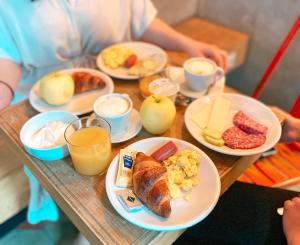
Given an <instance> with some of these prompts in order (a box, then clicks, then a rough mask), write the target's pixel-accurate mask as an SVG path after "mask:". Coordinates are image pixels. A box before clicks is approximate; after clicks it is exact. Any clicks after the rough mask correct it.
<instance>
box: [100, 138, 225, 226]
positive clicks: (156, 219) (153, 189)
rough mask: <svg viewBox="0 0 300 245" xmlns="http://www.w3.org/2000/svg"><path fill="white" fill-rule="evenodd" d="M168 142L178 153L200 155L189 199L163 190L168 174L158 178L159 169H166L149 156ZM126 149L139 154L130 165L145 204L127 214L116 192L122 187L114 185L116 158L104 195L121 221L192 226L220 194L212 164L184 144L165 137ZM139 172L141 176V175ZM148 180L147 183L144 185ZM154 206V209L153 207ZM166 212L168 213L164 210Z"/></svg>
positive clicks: (139, 194) (143, 141)
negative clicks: (172, 195)
mask: <svg viewBox="0 0 300 245" xmlns="http://www.w3.org/2000/svg"><path fill="white" fill-rule="evenodd" d="M170 141H172V142H173V143H174V144H175V145H176V147H177V152H182V151H183V150H190V151H194V152H196V153H197V154H198V155H200V156H201V157H200V160H199V163H197V164H198V168H197V170H196V171H197V173H196V175H195V178H197V179H198V181H199V184H197V185H196V186H194V187H193V188H192V189H191V190H190V191H189V198H188V200H186V199H185V198H184V197H183V195H181V196H179V197H177V198H175V199H172V198H171V195H170V192H169V190H166V188H168V186H169V185H168V184H167V181H168V176H167V174H166V173H165V174H164V175H161V176H160V177H157V173H158V172H159V171H160V170H159V169H160V168H162V167H164V168H165V166H163V165H161V164H160V163H159V162H157V161H155V160H154V159H153V158H151V157H149V156H150V155H151V154H152V153H153V152H156V150H157V149H159V148H161V146H162V145H165V144H166V143H167V142H170ZM127 148H128V149H130V150H133V151H137V152H142V153H137V156H136V160H135V163H134V165H133V174H132V180H133V181H132V182H133V191H134V193H135V194H136V196H138V198H139V199H140V201H141V202H142V203H144V205H143V206H142V208H141V209H140V210H138V211H136V212H130V211H128V210H126V209H125V208H124V206H123V205H122V204H121V203H120V201H119V200H118V196H117V194H116V192H117V191H119V190H122V189H124V188H120V187H118V186H116V177H117V171H118V160H119V156H118V155H117V156H116V157H115V158H114V159H113V161H112V162H111V164H110V167H109V169H108V171H107V175H106V192H107V195H108V198H109V200H110V202H111V204H112V206H113V207H114V208H115V209H116V211H117V212H118V213H119V214H120V215H121V216H122V217H123V218H125V219H126V220H128V221H129V222H131V223H133V224H135V225H137V226H139V227H142V228H144V229H149V230H156V231H174V230H180V229H185V228H188V227H190V226H192V225H195V224H196V223H198V222H200V221H201V220H203V219H204V218H205V217H206V216H207V215H208V214H209V213H210V212H211V211H212V210H213V208H214V207H215V205H216V203H217V201H218V198H219V195H220V178H219V174H218V171H217V169H216V167H215V165H214V163H213V162H212V160H211V159H210V158H209V157H208V156H207V155H206V154H205V153H204V152H203V151H202V150H200V149H199V148H197V147H196V146H194V145H192V144H190V143H188V142H186V141H183V140H179V139H175V138H167V137H153V138H148V139H144V140H141V141H138V142H135V143H133V144H131V145H129V146H128V147H127ZM143 153H144V154H143ZM159 165H160V167H159ZM150 169H151V171H153V176H154V177H153V178H156V179H155V180H154V181H152V180H151V178H152V173H151V172H150ZM157 171H158V172H157ZM165 172H166V171H165ZM141 173H143V174H142V175H141ZM145 174H146V175H145ZM141 176H142V177H141ZM147 178H148V182H147V181H146V182H145V179H147ZM164 181H165V183H164ZM149 183H150V184H149ZM144 186H147V188H148V189H145V190H142V189H143V188H144ZM141 188H142V189H141ZM139 190H142V191H141V192H142V194H141V193H139ZM143 193H148V194H145V195H148V196H143ZM154 193H155V194H154ZM182 193H183V192H182ZM154 195H156V197H154ZM150 200H152V204H150V202H151V201H150ZM153 200H154V201H153ZM151 205H152V206H151ZM153 205H156V206H155V207H153ZM166 209H170V210H167V211H166ZM166 214H167V215H166ZM162 216H165V217H162Z"/></svg>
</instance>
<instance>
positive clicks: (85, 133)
mask: <svg viewBox="0 0 300 245" xmlns="http://www.w3.org/2000/svg"><path fill="white" fill-rule="evenodd" d="M64 136H65V139H66V141H67V144H68V148H69V152H70V155H71V158H72V162H73V165H74V168H75V170H76V171H77V172H78V173H80V174H82V175H97V174H103V173H105V172H106V169H107V167H108V165H109V163H110V161H111V156H112V151H111V140H110V125H109V123H108V122H107V121H105V120H104V119H102V118H95V117H83V118H80V119H78V120H75V121H73V122H72V123H71V124H69V126H68V127H67V128H66V130H65V134H64Z"/></svg>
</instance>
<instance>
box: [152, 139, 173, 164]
mask: <svg viewBox="0 0 300 245" xmlns="http://www.w3.org/2000/svg"><path fill="white" fill-rule="evenodd" d="M176 152H177V146H176V145H175V144H174V143H173V142H172V141H168V142H167V143H166V144H164V145H163V146H161V147H160V148H159V149H157V150H156V151H155V152H153V153H152V154H151V157H152V158H153V159H154V160H156V161H158V162H162V161H164V160H166V159H167V158H169V157H170V156H172V155H174V154H175V153H176Z"/></svg>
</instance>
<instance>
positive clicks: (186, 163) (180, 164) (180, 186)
mask: <svg viewBox="0 0 300 245" xmlns="http://www.w3.org/2000/svg"><path fill="white" fill-rule="evenodd" d="M199 162H200V154H199V153H198V152H196V151H192V150H183V151H180V152H178V153H176V154H175V155H173V156H171V157H169V158H168V159H166V160H165V161H164V165H165V166H166V167H167V171H168V186H169V190H170V194H171V197H172V198H178V197H179V196H180V193H181V190H182V191H184V192H185V195H184V198H185V199H189V195H188V192H189V191H190V190H191V189H192V188H193V187H194V186H196V185H198V183H199V180H198V177H197V175H198V165H199Z"/></svg>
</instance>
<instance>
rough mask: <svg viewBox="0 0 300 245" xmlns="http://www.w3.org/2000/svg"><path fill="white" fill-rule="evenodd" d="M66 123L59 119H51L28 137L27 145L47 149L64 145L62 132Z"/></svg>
mask: <svg viewBox="0 0 300 245" xmlns="http://www.w3.org/2000/svg"><path fill="white" fill-rule="evenodd" d="M67 126H68V124H67V123H64V122H61V121H53V122H50V123H48V124H46V125H45V126H44V127H42V128H40V129H39V130H37V131H36V132H35V133H34V134H33V135H32V136H31V137H29V139H28V145H29V146H30V147H32V148H35V149H47V148H52V147H56V146H60V145H64V144H65V143H66V140H65V138H64V132H65V130H66V128H67Z"/></svg>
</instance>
